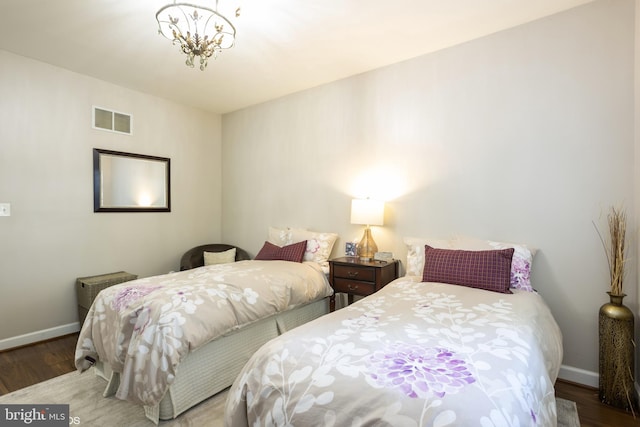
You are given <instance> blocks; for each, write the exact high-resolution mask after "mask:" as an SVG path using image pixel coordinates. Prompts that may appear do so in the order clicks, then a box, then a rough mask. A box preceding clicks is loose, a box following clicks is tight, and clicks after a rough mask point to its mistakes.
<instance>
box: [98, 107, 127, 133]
mask: <svg viewBox="0 0 640 427" xmlns="http://www.w3.org/2000/svg"><path fill="white" fill-rule="evenodd" d="M132 120H133V119H132V117H131V114H127V113H119V112H117V111H112V110H108V109H106V108H102V107H95V106H94V107H93V123H92V126H93V128H94V129H100V130H107V131H110V132H117V133H124V134H127V135H131V134H132V133H133V132H132V127H131V124H132V123H131V122H132Z"/></svg>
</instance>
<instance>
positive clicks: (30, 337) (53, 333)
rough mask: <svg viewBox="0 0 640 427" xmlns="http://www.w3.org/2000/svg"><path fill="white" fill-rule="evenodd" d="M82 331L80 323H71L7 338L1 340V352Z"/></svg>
mask: <svg viewBox="0 0 640 427" xmlns="http://www.w3.org/2000/svg"><path fill="white" fill-rule="evenodd" d="M78 331H80V322H74V323H69V324H67V325H60V326H56V327H55V328H49V329H43V330H41V331H35V332H31V333H28V334H24V335H18V336H17V337H11V338H5V339H3V340H0V351H2V350H8V349H10V348H15V347H22V346H23V345H28V344H33V343H36V342H40V341H45V340H49V339H52V338H57V337H61V336H63V335H69V334H73V333H76V332H78Z"/></svg>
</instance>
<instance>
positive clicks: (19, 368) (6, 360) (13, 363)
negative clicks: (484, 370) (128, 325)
mask: <svg viewBox="0 0 640 427" xmlns="http://www.w3.org/2000/svg"><path fill="white" fill-rule="evenodd" d="M77 340H78V334H71V335H66V336H63V337H60V338H56V339H53V340H48V341H43V342H41V343H37V344H33V345H29V346H25V347H20V348H16V349H11V350H6V351H3V352H0V395H3V394H7V393H10V392H12V391H15V390H19V389H21V388H24V387H27V386H29V385H32V384H36V383H39V382H41V381H45V380H48V379H51V378H54V377H57V376H59V375H62V374H65V373H67V372H71V371H73V370H74V369H75V367H74V364H73V358H74V352H75V346H76V341H77ZM556 396H558V397H562V398H564V399H568V400H573V401H574V402H576V404H577V406H578V414H579V416H580V424H581V426H582V427H609V426H611V427H627V426H629V427H631V426H639V427H640V415H638V414H636V417H637V418H634V417H633V415H632V414H631V413H629V412H625V411H623V410H620V409H616V408H613V407H610V406H607V405H604V404H602V403H600V401H599V400H598V390H596V389H594V388H589V387H585V386H582V385H579V384H574V383H570V382H567V381H562V380H558V382H557V383H556Z"/></svg>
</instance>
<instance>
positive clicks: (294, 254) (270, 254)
mask: <svg viewBox="0 0 640 427" xmlns="http://www.w3.org/2000/svg"><path fill="white" fill-rule="evenodd" d="M306 249H307V241H306V240H303V241H302V242H298V243H293V244H291V245H287V246H283V247H280V246H277V245H274V244H273V243H271V242H264V245H263V246H262V249H260V252H258V255H256V259H257V260H261V261H275V260H281V261H292V262H302V259H303V258H304V251H305V250H306Z"/></svg>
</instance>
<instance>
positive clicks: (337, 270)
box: [329, 257, 398, 311]
mask: <svg viewBox="0 0 640 427" xmlns="http://www.w3.org/2000/svg"><path fill="white" fill-rule="evenodd" d="M397 278H398V261H397V260H389V261H376V260H370V261H362V260H361V259H360V258H358V257H343V258H335V259H331V260H329V282H330V283H331V287H332V288H333V291H334V294H333V295H332V296H331V298H330V299H329V308H330V310H331V311H334V310H335V308H336V299H335V293H336V292H341V293H346V294H348V295H349V296H348V301H349V304H351V303H353V297H354V295H361V296H367V295H371V294H373V293H375V292H377V291H379V290H380V289H382V287H384V286H385V285H386V284H388V283H389V282H391V281H392V280H394V279H397Z"/></svg>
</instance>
